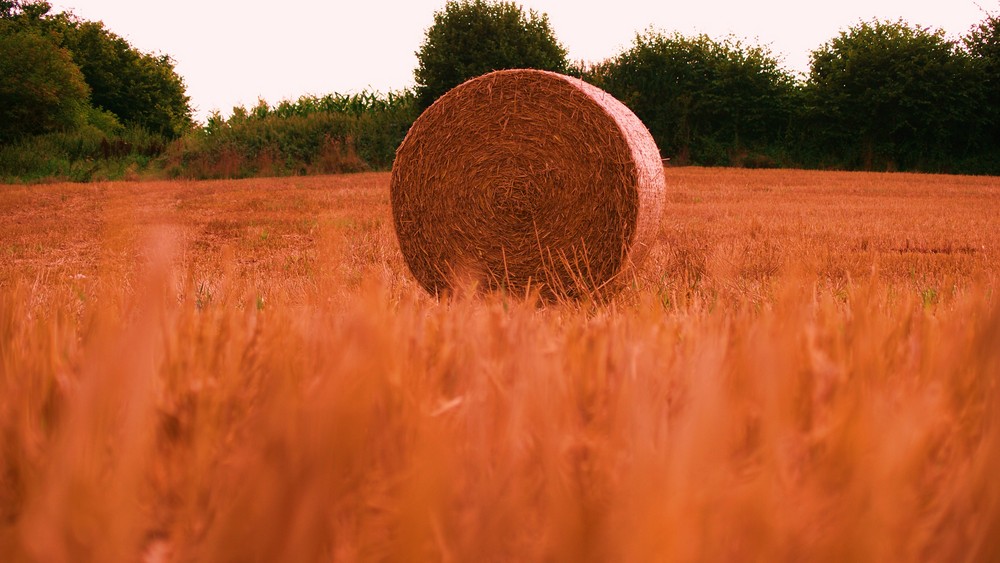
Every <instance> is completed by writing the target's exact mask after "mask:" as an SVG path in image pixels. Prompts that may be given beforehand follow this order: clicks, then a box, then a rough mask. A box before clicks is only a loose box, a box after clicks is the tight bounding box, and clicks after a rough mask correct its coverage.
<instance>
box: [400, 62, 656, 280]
mask: <svg viewBox="0 0 1000 563" xmlns="http://www.w3.org/2000/svg"><path fill="white" fill-rule="evenodd" d="M391 191H392V207H393V216H394V219H395V225H396V233H397V236H398V238H399V245H400V249H401V250H402V253H403V256H404V257H405V259H406V263H407V265H408V266H409V268H410V271H411V272H412V273H413V275H414V277H416V279H417V280H418V281H419V283H420V284H421V285H422V286H423V287H424V288H425V289H427V290H428V291H429V292H430V293H432V294H437V293H439V292H442V291H446V290H450V289H454V288H455V287H456V285H466V284H470V283H471V284H476V285H478V286H479V287H481V288H485V289H498V288H504V289H505V290H507V291H510V292H512V293H515V294H523V293H524V292H525V291H526V289H527V288H529V287H530V286H535V287H537V288H538V290H539V291H540V292H541V294H542V295H543V296H568V297H579V296H582V295H594V294H606V293H609V291H608V290H609V289H610V288H612V287H613V286H614V285H615V284H614V282H615V281H616V279H618V278H619V277H621V274H622V272H623V271H625V270H627V269H628V268H630V267H634V266H635V265H637V264H638V263H639V262H640V261H641V260H642V258H643V257H644V256H645V255H646V253H647V252H648V249H649V247H650V246H651V244H652V243H653V240H654V239H655V236H656V233H657V229H658V228H659V220H660V214H661V212H662V207H663V201H662V200H663V193H664V185H663V168H662V166H661V161H660V154H659V150H658V149H657V148H656V144H655V142H654V141H653V138H652V136H650V134H649V131H647V130H646V127H645V126H644V125H643V124H642V122H641V121H639V119H638V118H637V117H636V116H635V114H633V113H632V112H631V111H630V110H629V109H628V108H626V107H625V106H624V105H623V104H622V103H621V102H619V101H618V100H616V99H614V98H613V97H612V96H611V95H610V94H608V93H606V92H604V91H602V90H600V89H598V88H595V87H594V86H591V85H589V84H586V83H585V82H583V81H581V80H577V79H575V78H571V77H568V76H563V75H560V74H556V73H552V72H545V71H538V70H505V71H497V72H493V73H490V74H487V75H484V76H481V77H479V78H475V79H473V80H470V81H468V82H465V83H464V84H461V85H460V86H458V87H456V88H454V89H453V90H451V91H450V92H448V93H447V94H446V95H444V96H443V97H442V98H440V99H439V100H438V101H437V102H436V103H435V104H434V105H433V106H431V107H430V108H428V109H427V111H425V112H424V113H423V115H421V116H420V118H419V119H418V120H417V121H416V123H414V125H413V127H412V128H411V129H410V132H409V133H408V134H407V136H406V139H405V140H404V141H403V144H402V145H401V146H400V148H399V150H398V151H397V153H396V160H395V162H394V164H393V169H392V182H391Z"/></svg>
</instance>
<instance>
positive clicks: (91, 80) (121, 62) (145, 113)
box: [63, 20, 193, 137]
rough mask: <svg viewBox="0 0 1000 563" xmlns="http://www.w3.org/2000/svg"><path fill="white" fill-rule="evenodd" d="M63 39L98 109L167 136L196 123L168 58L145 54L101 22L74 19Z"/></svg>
mask: <svg viewBox="0 0 1000 563" xmlns="http://www.w3.org/2000/svg"><path fill="white" fill-rule="evenodd" d="M63 37H64V43H65V45H66V47H67V48H68V49H69V50H70V51H71V52H72V53H73V59H74V61H76V63H77V64H78V65H79V66H80V70H81V71H82V72H83V76H84V77H85V78H86V80H87V84H88V85H89V86H90V88H91V91H92V94H91V100H92V102H93V104H94V105H95V106H97V107H98V108H101V109H103V110H106V111H109V112H111V113H113V114H115V115H116V116H118V119H119V120H120V121H121V122H122V123H123V124H132V125H139V126H141V127H144V128H146V129H148V130H150V131H152V132H154V133H159V134H162V135H166V136H168V137H176V136H179V135H180V134H181V133H182V132H184V131H185V130H186V129H188V128H189V127H190V126H191V125H192V123H193V122H192V120H191V108H190V98H189V97H188V96H187V94H186V93H185V86H184V81H183V80H182V79H181V77H180V76H178V75H177V73H176V72H175V71H174V62H173V60H172V59H171V58H170V57H169V56H166V55H152V54H147V53H142V52H140V51H138V50H137V49H135V48H134V47H132V46H131V45H129V43H128V42H127V41H125V40H124V39H122V38H121V37H119V36H118V35H115V34H114V33H112V32H110V31H108V30H107V29H106V28H105V27H104V24H103V23H101V22H90V21H75V20H74V21H71V22H70V23H69V24H68V25H67V26H66V28H65V29H64V30H63Z"/></svg>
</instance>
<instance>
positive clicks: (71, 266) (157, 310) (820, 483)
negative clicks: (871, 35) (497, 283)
mask: <svg viewBox="0 0 1000 563" xmlns="http://www.w3.org/2000/svg"><path fill="white" fill-rule="evenodd" d="M666 176H667V185H668V202H667V205H666V211H665V216H664V221H663V224H662V228H661V231H660V233H659V237H658V239H659V243H658V246H657V247H656V249H655V250H654V252H653V254H652V255H651V256H650V259H649V260H647V262H646V266H645V267H644V268H643V269H642V271H640V272H639V273H638V274H637V276H636V277H635V279H634V280H633V282H632V283H631V284H630V287H629V288H628V289H626V290H625V291H623V292H622V293H621V294H620V295H619V296H617V297H616V298H615V299H614V300H613V301H611V302H609V303H586V302H585V303H579V304H555V305H552V304H548V305H544V306H542V305H539V303H538V302H537V301H536V300H534V299H533V298H532V297H531V296H528V297H523V296H512V295H503V294H495V295H491V296H485V297H482V296H478V297H477V296H476V295H475V293H474V292H469V293H468V294H464V295H463V294H459V295H456V296H454V297H453V298H451V299H449V300H445V301H436V300H434V299H432V298H430V297H428V296H427V295H426V294H425V293H424V292H423V291H422V290H421V288H420V287H419V286H418V285H417V284H416V282H415V281H413V280H412V279H410V278H409V276H408V273H407V270H406V266H405V264H404V263H403V260H402V257H401V255H400V254H399V251H398V248H397V246H396V243H395V240H394V235H393V228H392V223H391V219H390V216H391V213H390V210H389V201H388V200H389V193H388V182H389V176H388V174H360V175H353V176H336V177H312V178H285V179H267V180H245V181H229V182H225V181H220V182H173V183H171V182H150V183H138V184H136V183H111V184H96V185H70V184H60V185H52V186H0V216H2V217H4V219H3V221H0V559H2V560H4V561H87V560H99V561H119V560H121V561H135V560H145V561H215V560H226V561H253V560H259V561H310V560H334V561H353V560H408V561H409V560H453V561H465V560H542V559H546V560H570V561H582V560H602V561H604V560H611V561H656V560H677V561H688V560H725V561H732V560H739V561H745V560H761V561H775V560H795V561H798V560H811V561H813V560H815V561H857V560H869V561H885V560H895V561H912V560H927V559H931V560H948V561H953V560H978V561H982V560H995V559H997V558H998V557H1000V480H997V479H996V475H997V474H998V473H1000V420H998V418H997V414H996V413H997V412H1000V411H998V408H1000V404H998V399H1000V396H998V393H1000V390H998V387H997V383H998V376H1000V303H998V300H997V295H996V289H997V286H998V278H997V274H998V271H1000V267H998V260H997V252H998V250H1000V244H998V242H1000V198H998V197H997V196H998V194H1000V180H997V179H993V178H969V177H948V176H918V175H904V174H893V175H885V174H860V173H823V172H796V171H740V170H713V169H695V168H690V169H688V168H684V169H667V171H666Z"/></svg>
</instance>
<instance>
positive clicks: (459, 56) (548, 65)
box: [414, 0, 567, 110]
mask: <svg viewBox="0 0 1000 563" xmlns="http://www.w3.org/2000/svg"><path fill="white" fill-rule="evenodd" d="M417 60H418V66H417V68H416V70H415V71H414V76H415V77H416V82H417V87H416V95H417V104H418V108H419V109H420V110H423V109H426V108H427V107H428V106H430V105H431V104H432V103H434V100H436V99H437V98H438V97H440V96H441V95H442V94H444V93H445V92H447V91H448V90H450V89H451V88H454V87H455V86H457V85H459V84H461V83H462V82H464V81H466V80H468V79H470V78H474V77H476V76H479V75H481V74H485V73H487V72H490V71H494V70H502V69H509V68H537V69H541V70H554V71H557V72H562V71H565V70H566V66H567V63H566V49H564V48H563V47H562V45H560V44H559V42H558V41H557V40H556V37H555V34H554V33H553V31H552V28H551V27H550V26H549V19H548V16H546V15H545V14H538V13H536V12H535V11H534V10H530V11H529V12H528V13H527V14H525V13H524V11H523V10H522V9H521V7H520V6H519V5H517V4H515V3H513V2H493V1H488V0H474V1H469V0H462V1H460V2H456V1H450V2H448V3H447V4H445V7H444V9H443V10H441V11H439V12H435V14H434V23H433V25H431V27H430V28H428V29H427V32H426V36H425V38H424V42H423V44H422V45H421V46H420V50H419V51H417Z"/></svg>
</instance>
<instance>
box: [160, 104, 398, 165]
mask: <svg viewBox="0 0 1000 563" xmlns="http://www.w3.org/2000/svg"><path fill="white" fill-rule="evenodd" d="M414 119H416V106H415V99H414V96H413V94H412V93H411V92H410V91H403V92H390V93H389V94H386V95H380V94H377V93H374V92H362V93H360V94H351V95H339V94H332V95H328V96H323V97H316V96H303V97H301V98H299V99H298V100H297V101H294V102H292V101H282V102H280V103H279V104H278V105H276V106H274V107H271V106H269V105H268V104H267V103H266V102H264V101H263V100H261V101H260V102H259V103H258V104H257V105H256V106H255V107H253V108H251V109H249V110H247V109H246V108H244V107H242V106H241V107H236V108H233V113H232V115H231V116H230V117H229V118H228V119H223V118H222V117H221V116H220V115H219V114H218V113H215V114H213V115H211V116H210V117H209V118H208V122H207V123H206V125H205V127H204V128H203V129H201V130H200V131H195V132H192V133H190V134H188V135H186V136H185V137H184V138H183V139H182V140H181V142H179V143H176V144H175V145H174V146H173V147H172V148H171V151H170V155H169V157H168V159H169V161H170V162H169V164H168V165H167V167H168V173H169V174H171V175H174V176H190V177H195V178H218V177H244V176H252V175H287V174H309V173H331V172H354V171H359V170H367V169H372V168H376V169H384V168H388V167H389V166H391V165H392V159H393V156H394V155H395V151H396V147H398V146H399V143H401V142H402V140H403V137H404V136H405V135H406V132H407V130H408V129H409V126H410V125H411V124H412V123H413V120H414Z"/></svg>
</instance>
